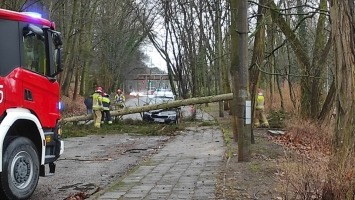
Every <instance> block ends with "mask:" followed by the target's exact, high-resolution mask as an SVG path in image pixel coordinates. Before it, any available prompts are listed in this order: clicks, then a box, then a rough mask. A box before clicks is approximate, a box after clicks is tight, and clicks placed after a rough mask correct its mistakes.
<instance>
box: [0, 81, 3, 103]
mask: <svg viewBox="0 0 355 200" xmlns="http://www.w3.org/2000/svg"><path fill="white" fill-rule="evenodd" d="M3 88H4V85H0V103H2V102H3V101H4V91H3V90H2V89H3Z"/></svg>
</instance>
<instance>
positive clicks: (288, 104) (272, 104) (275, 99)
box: [264, 82, 301, 112]
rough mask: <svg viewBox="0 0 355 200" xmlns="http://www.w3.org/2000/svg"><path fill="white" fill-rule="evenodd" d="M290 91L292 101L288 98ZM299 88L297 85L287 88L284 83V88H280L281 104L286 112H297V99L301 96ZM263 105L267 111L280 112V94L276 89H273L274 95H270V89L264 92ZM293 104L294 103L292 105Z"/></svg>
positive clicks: (298, 102)
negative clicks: (292, 96)
mask: <svg viewBox="0 0 355 200" xmlns="http://www.w3.org/2000/svg"><path fill="white" fill-rule="evenodd" d="M290 91H291V92H292V94H293V95H295V96H294V99H292V98H291V96H290ZM300 91H301V90H300V87H299V86H298V85H294V86H292V88H290V87H289V85H288V84H287V83H286V82H285V84H284V86H282V87H281V92H282V97H283V104H284V109H285V111H287V112H297V111H298V109H299V106H300V101H299V99H301V98H300V96H301V92H300ZM264 93H265V96H266V100H265V104H266V109H267V110H280V108H281V97H280V93H279V92H278V90H277V88H276V89H275V91H274V93H273V94H272V95H271V92H270V89H266V90H265V92H264ZM293 102H294V103H293Z"/></svg>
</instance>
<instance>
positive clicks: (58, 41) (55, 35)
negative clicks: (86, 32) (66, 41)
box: [53, 31, 63, 49]
mask: <svg viewBox="0 0 355 200" xmlns="http://www.w3.org/2000/svg"><path fill="white" fill-rule="evenodd" d="M53 42H54V45H55V48H56V49H58V48H59V47H60V46H62V45H63V41H62V37H61V36H60V33H59V32H56V31H55V32H53Z"/></svg>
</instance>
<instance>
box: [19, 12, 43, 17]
mask: <svg viewBox="0 0 355 200" xmlns="http://www.w3.org/2000/svg"><path fill="white" fill-rule="evenodd" d="M22 13H23V14H26V15H28V16H30V17H33V18H42V15H41V14H40V13H36V12H22Z"/></svg>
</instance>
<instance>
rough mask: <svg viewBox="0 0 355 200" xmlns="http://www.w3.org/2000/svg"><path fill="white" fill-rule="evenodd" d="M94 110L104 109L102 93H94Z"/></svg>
mask: <svg viewBox="0 0 355 200" xmlns="http://www.w3.org/2000/svg"><path fill="white" fill-rule="evenodd" d="M92 109H93V110H100V109H102V96H101V94H100V93H94V94H93V95H92Z"/></svg>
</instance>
